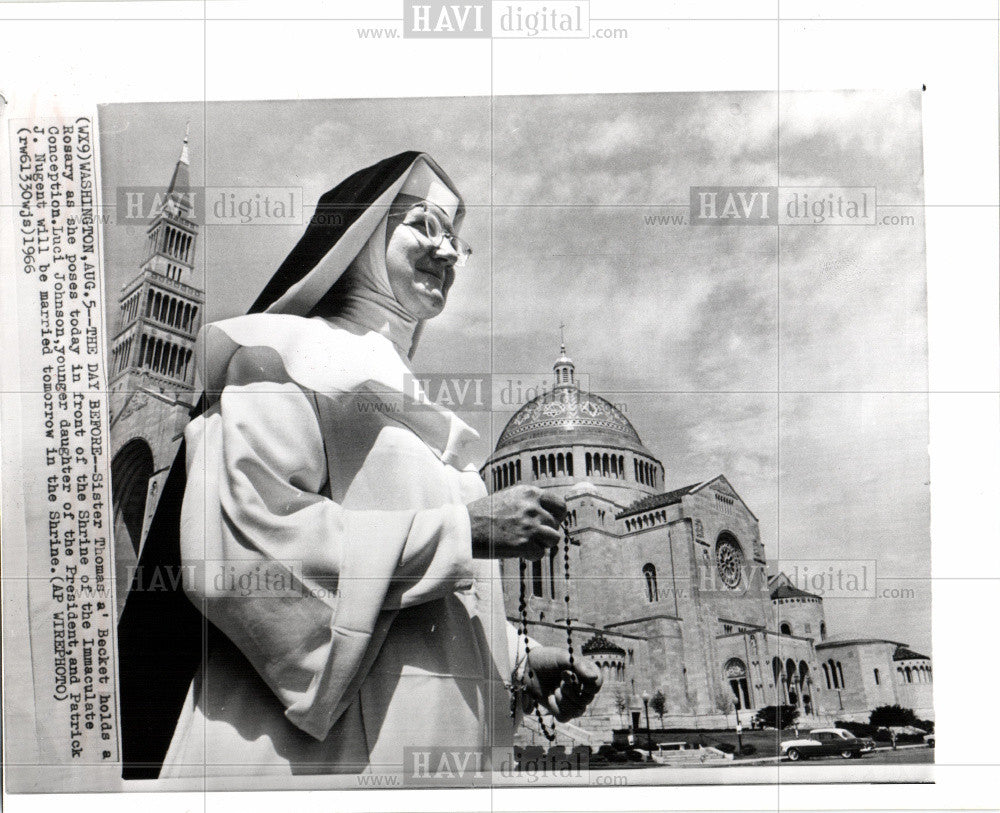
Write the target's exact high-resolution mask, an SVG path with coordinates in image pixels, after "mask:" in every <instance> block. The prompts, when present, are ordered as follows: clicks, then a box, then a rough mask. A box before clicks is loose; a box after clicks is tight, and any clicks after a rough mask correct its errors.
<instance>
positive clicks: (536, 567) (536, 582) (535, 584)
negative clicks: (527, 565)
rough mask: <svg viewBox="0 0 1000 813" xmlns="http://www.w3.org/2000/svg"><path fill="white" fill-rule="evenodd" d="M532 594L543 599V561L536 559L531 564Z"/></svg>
mask: <svg viewBox="0 0 1000 813" xmlns="http://www.w3.org/2000/svg"><path fill="white" fill-rule="evenodd" d="M531 594H532V595H534V596H538V597H539V598H541V596H542V561H541V559H536V560H535V561H534V562H532V563H531Z"/></svg>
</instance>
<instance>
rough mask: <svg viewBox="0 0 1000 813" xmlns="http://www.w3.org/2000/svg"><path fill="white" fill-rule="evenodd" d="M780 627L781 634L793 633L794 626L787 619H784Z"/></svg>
mask: <svg viewBox="0 0 1000 813" xmlns="http://www.w3.org/2000/svg"><path fill="white" fill-rule="evenodd" d="M780 629H781V634H782V635H791V634H792V626H791V624H789V623H788V622H787V621H783V622H782V623H781V627H780Z"/></svg>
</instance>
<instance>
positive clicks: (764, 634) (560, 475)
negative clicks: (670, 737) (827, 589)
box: [481, 347, 933, 739]
mask: <svg viewBox="0 0 1000 813" xmlns="http://www.w3.org/2000/svg"><path fill="white" fill-rule="evenodd" d="M553 371H554V381H555V384H554V386H553V387H552V388H551V389H550V390H549V391H547V392H545V393H543V394H542V395H540V396H538V397H537V398H535V399H534V400H532V401H529V402H528V403H527V404H525V405H524V406H523V407H521V408H520V409H519V410H518V411H517V412H516V413H515V414H514V415H513V417H511V419H510V421H509V422H508V423H507V425H506V427H505V428H504V430H503V432H502V433H501V434H500V437H499V439H498V441H497V444H496V448H495V450H494V452H493V454H492V455H491V456H490V458H489V460H488V461H487V462H486V464H485V466H484V467H483V469H482V471H481V473H482V476H483V479H484V480H485V482H486V486H487V489H488V490H489V491H490V492H491V493H496V492H497V491H501V490H503V489H505V488H510V487H512V486H514V485H517V484H522V483H524V484H531V485H535V486H539V487H541V488H545V489H551V490H553V491H555V492H556V493H558V494H559V495H560V496H562V497H563V498H564V499H565V500H566V504H567V507H568V512H569V513H568V516H567V528H568V531H569V537H570V555H569V572H570V582H569V584H568V585H567V582H566V580H565V568H564V562H563V556H564V554H563V552H562V551H551V552H550V555H549V556H548V557H546V558H545V559H543V560H542V561H539V562H534V563H530V564H529V565H528V566H527V568H526V569H525V571H524V576H523V578H522V576H521V569H520V567H519V564H518V562H516V561H505V562H504V563H503V574H504V576H503V578H504V594H505V602H506V608H507V614H508V618H509V620H510V621H511V622H512V623H514V624H515V625H518V626H520V625H521V624H522V623H524V621H525V620H526V622H527V627H528V633H529V635H531V637H532V638H534V639H536V640H537V641H539V642H540V643H542V644H546V645H551V646H557V647H565V646H566V645H567V639H566V624H567V613H566V607H567V606H569V608H570V610H569V624H570V627H571V630H572V635H573V642H574V645H575V650H576V651H575V654H576V655H577V656H582V657H585V658H587V659H589V660H590V661H592V662H593V663H595V664H596V665H597V666H598V667H599V668H600V669H601V672H602V674H603V678H604V688H603V689H602V691H601V693H600V695H599V696H598V698H597V700H596V702H595V703H594V704H592V706H591V708H590V709H589V710H588V712H587V714H586V715H585V716H584V717H582V718H579V719H577V720H575V721H574V726H573V727H575V728H577V729H579V728H583V729H585V730H586V731H589V732H591V733H593V734H596V735H598V738H605V739H606V738H607V736H608V735H609V734H610V731H611V729H613V728H620V727H625V726H632V727H640V726H645V725H646V720H645V715H646V714H650V715H652V720H651V722H653V721H656V722H660V723H661V724H662V725H664V726H668V727H695V728H715V727H720V726H732V725H734V724H735V723H736V716H737V715H739V719H740V721H741V722H742V723H744V724H748V723H749V720H750V718H751V717H752V716H753V713H754V711H755V710H757V709H760V708H762V707H764V706H770V705H781V704H790V705H794V706H796V707H797V708H798V710H799V714H800V718H799V719H800V720H801V721H802V723H803V724H805V725H809V724H826V723H831V722H833V721H834V720H837V719H847V720H851V719H854V720H865V721H866V720H867V717H868V713H869V711H870V710H871V709H872V708H875V707H876V706H879V705H883V704H892V703H899V704H900V705H907V706H909V707H911V708H914V710H915V711H917V713H918V716H923V717H925V718H929V717H932V716H933V710H932V707H931V706H932V704H931V697H930V680H931V669H930V662H929V660H928V659H926V658H924V657H923V656H920V655H918V654H917V653H913V652H912V651H911V650H908V649H907V648H906V647H905V645H904V644H902V643H900V642H894V641H881V640H878V641H876V640H874V639H866V638H860V637H856V638H849V639H834V638H832V637H831V636H830V635H829V634H828V630H827V624H826V619H825V616H824V610H823V599H822V598H821V597H820V596H818V595H814V594H812V593H809V592H806V591H804V590H800V589H799V588H797V587H796V586H795V585H794V584H792V582H791V580H790V579H789V578H788V577H787V576H785V575H784V574H782V573H769V572H768V570H767V562H766V560H765V550H764V544H763V542H762V538H761V529H760V526H759V522H758V520H757V517H756V516H755V515H754V513H753V511H752V510H751V509H750V507H749V506H747V504H746V503H745V502H744V501H743V499H742V498H741V497H740V495H739V494H738V493H737V491H736V490H735V488H734V487H733V485H732V484H731V483H730V482H729V481H728V480H727V479H726V477H725V476H724V475H721V474H719V475H717V476H714V477H710V478H708V479H706V480H704V481H702V482H700V483H693V484H691V485H687V486H684V487H681V488H674V489H667V488H665V487H664V483H665V481H666V472H665V469H664V466H663V464H662V463H661V462H660V461H659V460H658V459H657V458H656V457H655V456H654V455H653V453H652V452H651V451H650V450H649V449H647V448H646V447H645V446H644V445H643V443H642V441H641V439H640V438H639V435H638V433H637V432H636V431H635V428H634V427H633V426H632V425H631V424H630V423H629V421H628V419H627V418H626V417H625V416H624V414H622V412H621V411H620V410H619V409H617V408H616V407H615V406H614V405H613V404H611V403H609V402H608V401H606V400H605V399H603V398H600V397H599V396H597V395H594V394H592V393H587V392H584V391H582V390H581V389H580V388H579V387H578V386H577V383H576V380H575V368H574V365H573V362H572V360H571V359H570V358H568V357H567V356H566V351H565V347H563V349H562V353H561V355H560V357H559V358H558V359H557V360H556V363H555V366H554V368H553ZM567 594H569V596H570V601H569V602H568V603H567V601H566V596H567ZM522 596H523V597H524V603H525V616H526V618H522V614H521V611H520V608H521V599H522ZM910 655H913V656H916V658H917V660H913V659H912V658H910V657H909V656H910ZM903 656H905V657H906V659H905V660H900V658H901V657H903ZM918 675H919V677H915V676H918ZM918 681H920V683H919V686H918ZM657 693H662V695H663V697H664V700H665V702H664V706H665V708H664V709H663V715H662V719H661V718H660V715H659V714H658V713H657V712H656V711H655V709H651V708H649V703H650V702H651V701H652V698H654V697H655V696H656V695H657ZM655 705H656V704H655V703H654V706H655ZM526 725H527V726H529V727H530V726H533V725H534V722H533V721H532V720H530V719H529V720H528V721H527V722H526ZM564 728H572V727H564Z"/></svg>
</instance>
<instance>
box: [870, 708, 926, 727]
mask: <svg viewBox="0 0 1000 813" xmlns="http://www.w3.org/2000/svg"><path fill="white" fill-rule="evenodd" d="M868 723H869V725H871V726H873V727H875V728H891V727H892V726H907V725H916V724H917V715H916V714H914V713H913V709H906V708H903V707H902V706H899V705H895V706H879V707H878V708H876V709H872V716H871V717H870V718H869V720H868Z"/></svg>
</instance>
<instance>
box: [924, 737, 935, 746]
mask: <svg viewBox="0 0 1000 813" xmlns="http://www.w3.org/2000/svg"><path fill="white" fill-rule="evenodd" d="M924 742H926V743H927V747H928V748H933V747H934V734H924Z"/></svg>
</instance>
